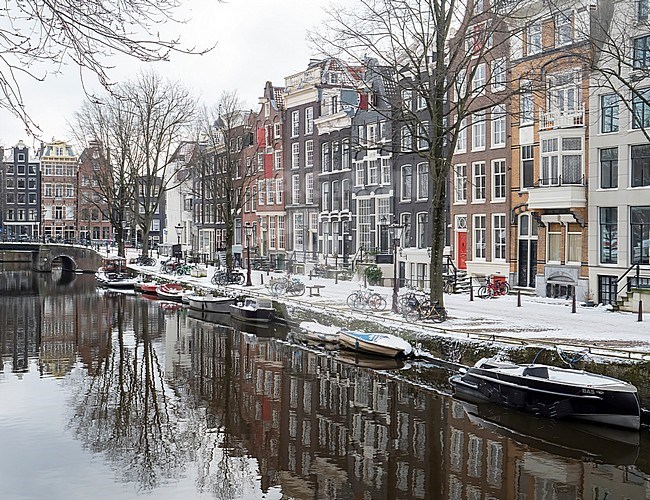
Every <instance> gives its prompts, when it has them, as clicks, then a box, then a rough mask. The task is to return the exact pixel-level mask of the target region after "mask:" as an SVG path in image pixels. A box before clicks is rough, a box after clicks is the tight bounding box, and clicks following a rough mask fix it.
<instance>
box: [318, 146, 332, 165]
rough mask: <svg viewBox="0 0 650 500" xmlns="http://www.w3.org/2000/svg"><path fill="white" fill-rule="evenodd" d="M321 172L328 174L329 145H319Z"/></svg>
mask: <svg viewBox="0 0 650 500" xmlns="http://www.w3.org/2000/svg"><path fill="white" fill-rule="evenodd" d="M320 162H321V172H329V171H330V170H331V167H330V143H329V142H324V143H323V144H321V159H320Z"/></svg>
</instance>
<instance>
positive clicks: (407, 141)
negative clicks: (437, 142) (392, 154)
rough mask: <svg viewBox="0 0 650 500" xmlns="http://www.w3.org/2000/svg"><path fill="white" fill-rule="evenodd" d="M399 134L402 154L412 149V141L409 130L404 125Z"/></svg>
mask: <svg viewBox="0 0 650 500" xmlns="http://www.w3.org/2000/svg"><path fill="white" fill-rule="evenodd" d="M400 134H401V141H400V142H401V149H402V151H403V152H408V151H411V150H412V149H413V139H412V137H411V132H410V130H409V128H408V127H407V126H406V125H405V126H403V127H402V130H401V132H400Z"/></svg>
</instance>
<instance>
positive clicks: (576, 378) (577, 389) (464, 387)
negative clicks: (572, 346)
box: [450, 358, 641, 430]
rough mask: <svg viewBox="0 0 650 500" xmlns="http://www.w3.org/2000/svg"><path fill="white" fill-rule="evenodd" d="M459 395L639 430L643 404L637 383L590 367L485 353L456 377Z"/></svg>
mask: <svg viewBox="0 0 650 500" xmlns="http://www.w3.org/2000/svg"><path fill="white" fill-rule="evenodd" d="M450 383H451V384H452V386H453V388H454V395H455V396H457V397H458V398H460V399H464V400H466V401H470V402H473V403H482V402H491V403H497V404H500V405H502V406H506V407H508V408H515V409H517V410H521V411H525V412H528V413H533V414H535V415H538V416H542V417H548V418H555V419H564V418H569V419H578V420H584V421H588V422H592V423H598V424H605V425H613V426H616V427H623V428H626V429H634V430H638V429H639V427H640V425H641V407H640V405H639V398H638V395H637V390H636V387H634V386H633V385H632V384H630V383H628V382H624V381H622V380H618V379H615V378H612V377H607V376H605V375H599V374H596V373H589V372H586V371H584V370H574V369H569V368H557V367H555V366H548V365H541V364H530V365H516V364H513V363H509V362H504V361H497V360H495V359H487V358H483V359H481V360H479V361H478V362H477V363H476V365H474V366H473V367H470V368H468V369H467V370H464V372H461V374H458V375H454V376H453V377H451V378H450Z"/></svg>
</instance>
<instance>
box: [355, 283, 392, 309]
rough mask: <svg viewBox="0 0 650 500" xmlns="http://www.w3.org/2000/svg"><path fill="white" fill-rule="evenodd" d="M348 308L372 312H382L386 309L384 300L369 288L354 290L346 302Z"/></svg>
mask: <svg viewBox="0 0 650 500" xmlns="http://www.w3.org/2000/svg"><path fill="white" fill-rule="evenodd" d="M346 302H347V304H348V307H351V308H352V309H370V310H372V311H383V310H384V309H386V305H387V302H386V299H385V298H384V297H382V296H381V295H379V294H378V293H376V292H373V291H372V290H371V289H370V288H362V289H359V290H355V291H354V292H352V293H351V294H350V295H348V298H347V300H346Z"/></svg>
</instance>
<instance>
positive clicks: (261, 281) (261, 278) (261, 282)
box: [260, 274, 264, 285]
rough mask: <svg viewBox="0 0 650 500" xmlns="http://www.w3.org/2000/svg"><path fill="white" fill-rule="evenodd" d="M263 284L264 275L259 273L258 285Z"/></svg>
mask: <svg viewBox="0 0 650 500" xmlns="http://www.w3.org/2000/svg"><path fill="white" fill-rule="evenodd" d="M263 284H264V275H263V274H260V285H263Z"/></svg>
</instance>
